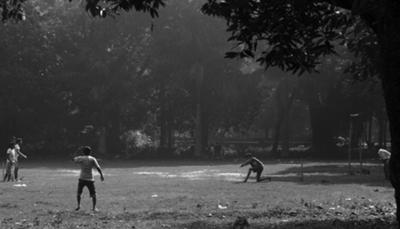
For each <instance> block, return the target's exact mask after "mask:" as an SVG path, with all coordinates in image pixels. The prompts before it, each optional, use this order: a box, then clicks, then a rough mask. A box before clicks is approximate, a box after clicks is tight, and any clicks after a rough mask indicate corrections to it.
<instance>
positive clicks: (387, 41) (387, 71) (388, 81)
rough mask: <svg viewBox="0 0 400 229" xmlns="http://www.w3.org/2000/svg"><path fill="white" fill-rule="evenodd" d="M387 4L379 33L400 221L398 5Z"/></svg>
mask: <svg viewBox="0 0 400 229" xmlns="http://www.w3.org/2000/svg"><path fill="white" fill-rule="evenodd" d="M386 2H387V5H388V6H387V7H388V8H387V12H386V13H385V18H384V22H383V25H382V31H381V32H380V33H379V34H378V39H379V43H380V46H381V55H382V58H381V59H382V62H381V64H382V65H381V72H382V86H383V92H384V98H385V102H386V111H387V116H388V118H389V123H390V134H391V152H392V156H391V158H390V181H391V183H392V185H393V187H394V189H395V200H396V205H397V206H398V208H397V220H398V221H399V219H400V209H399V208H400V155H399V150H400V76H399V73H400V33H399V31H400V23H399V21H400V15H399V14H398V12H400V5H399V4H398V3H397V2H395V1H386Z"/></svg>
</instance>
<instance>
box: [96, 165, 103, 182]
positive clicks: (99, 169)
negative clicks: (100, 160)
mask: <svg viewBox="0 0 400 229" xmlns="http://www.w3.org/2000/svg"><path fill="white" fill-rule="evenodd" d="M97 171H98V172H99V173H100V180H101V181H104V176H103V171H102V170H101V168H100V166H99V167H97Z"/></svg>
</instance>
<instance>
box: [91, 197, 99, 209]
mask: <svg viewBox="0 0 400 229" xmlns="http://www.w3.org/2000/svg"><path fill="white" fill-rule="evenodd" d="M96 202H97V199H96V195H94V196H92V205H93V208H92V210H93V211H94V212H97V211H99V210H98V209H97V208H96Z"/></svg>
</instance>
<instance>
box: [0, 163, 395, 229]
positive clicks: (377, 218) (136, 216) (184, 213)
mask: <svg viewBox="0 0 400 229" xmlns="http://www.w3.org/2000/svg"><path fill="white" fill-rule="evenodd" d="M103 167H104V169H105V179H106V180H105V182H104V183H101V182H100V181H99V180H98V179H97V181H96V188H97V193H98V199H99V200H98V207H99V208H100V212H99V213H95V214H93V213H92V212H91V211H90V204H91V202H90V199H89V196H88V193H87V191H86V190H85V191H84V195H83V199H82V208H83V210H80V211H78V212H75V211H74V210H73V209H74V207H75V204H76V202H75V192H76V185H77V176H78V170H77V168H76V167H74V165H73V164H72V163H69V162H66V163H65V164H31V165H29V164H28V165H26V164H25V168H23V169H22V171H21V173H22V176H24V179H23V182H22V183H23V184H26V187H15V186H14V185H15V183H0V187H1V188H0V199H1V202H0V220H1V224H0V228H2V229H3V228H67V229H69V228H71V229H72V228H104V229H106V228H107V229H109V228H188V229H189V228H196V229H197V228H232V224H233V222H234V221H235V219H236V218H237V217H238V216H243V217H245V218H247V219H248V221H249V223H250V228H289V229H290V228H304V229H305V228H307V229H313V228H328V229H329V228H360V229H361V228H363V229H364V228H378V229H379V228H385V229H388V228H395V225H396V223H395V222H394V220H395V218H394V211H395V206H394V202H393V201H394V200H393V191H392V189H391V188H390V186H389V183H388V182H386V181H384V176H383V172H382V166H381V165H380V164H374V163H370V164H367V165H366V168H368V169H369V170H370V171H371V174H370V175H356V176H348V175H346V170H347V167H346V164H345V163H317V162H315V163H311V162H310V163H306V164H305V180H304V182H300V180H299V177H298V172H299V166H298V165H297V164H291V163H272V162H271V163H267V164H266V169H265V170H264V175H265V176H271V177H272V182H267V181H266V182H261V183H255V182H254V180H250V182H248V183H246V184H244V183H241V182H240V181H241V180H242V179H243V176H244V174H245V173H246V169H247V168H239V167H238V165H237V164H210V163H199V162H198V163H182V162H180V163H174V162H164V163H162V162H158V163H154V162H151V163H148V162H132V163H127V162H124V163H115V162H114V163H111V162H103ZM97 178H98V177H97Z"/></svg>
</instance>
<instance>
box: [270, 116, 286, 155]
mask: <svg viewBox="0 0 400 229" xmlns="http://www.w3.org/2000/svg"><path fill="white" fill-rule="evenodd" d="M283 118H284V117H283V116H282V115H280V116H279V117H278V120H277V122H276V123H275V128H274V129H275V131H274V143H273V144H272V150H271V151H272V155H273V156H275V157H279V154H278V146H279V141H280V136H281V126H282V123H283Z"/></svg>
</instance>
